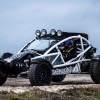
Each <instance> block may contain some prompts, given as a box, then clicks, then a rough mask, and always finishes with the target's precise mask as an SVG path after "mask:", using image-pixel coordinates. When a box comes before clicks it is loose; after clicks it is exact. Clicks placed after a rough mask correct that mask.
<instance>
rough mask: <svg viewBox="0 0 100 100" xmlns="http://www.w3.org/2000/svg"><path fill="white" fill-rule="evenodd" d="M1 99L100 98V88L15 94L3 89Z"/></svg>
mask: <svg viewBox="0 0 100 100" xmlns="http://www.w3.org/2000/svg"><path fill="white" fill-rule="evenodd" d="M0 100H100V88H87V89H83V88H81V89H70V90H61V91H59V92H58V93H50V92H44V91H41V90H34V91H29V92H25V93H22V94H15V93H13V92H10V93H8V92H5V91H3V92H1V93H0Z"/></svg>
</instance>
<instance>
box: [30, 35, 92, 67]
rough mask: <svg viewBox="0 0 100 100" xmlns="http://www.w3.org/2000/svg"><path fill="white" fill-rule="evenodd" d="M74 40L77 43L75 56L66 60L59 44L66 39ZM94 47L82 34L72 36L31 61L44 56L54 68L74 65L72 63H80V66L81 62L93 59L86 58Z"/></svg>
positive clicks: (60, 43) (60, 42)
mask: <svg viewBox="0 0 100 100" xmlns="http://www.w3.org/2000/svg"><path fill="white" fill-rule="evenodd" d="M67 40H72V41H74V43H75V46H76V50H75V53H76V54H75V56H74V57H72V58H71V59H69V60H67V61H66V60H65V59H64V56H63V54H62V52H61V51H60V49H59V46H60V45H62V44H63V43H64V42H65V41H67ZM91 48H92V45H91V44H90V42H89V41H88V40H87V39H86V38H84V37H82V36H81V35H78V36H71V37H68V38H65V39H63V40H61V41H59V42H58V43H56V44H55V45H53V46H52V47H51V48H50V49H48V50H47V51H46V52H45V53H44V54H42V55H40V56H37V57H34V58H31V62H34V60H35V59H39V58H43V59H46V60H48V61H49V62H50V63H51V64H52V66H53V68H60V67H64V66H72V65H76V64H77V65H78V66H80V63H82V62H85V61H91V59H87V58H85V56H84V55H85V53H86V52H88V51H89V50H90V49H91Z"/></svg>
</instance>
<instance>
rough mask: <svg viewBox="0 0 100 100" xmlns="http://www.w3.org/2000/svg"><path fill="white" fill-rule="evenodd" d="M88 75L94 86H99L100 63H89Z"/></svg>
mask: <svg viewBox="0 0 100 100" xmlns="http://www.w3.org/2000/svg"><path fill="white" fill-rule="evenodd" d="M90 75H91V78H92V80H93V81H94V82H95V83H96V84H100V61H92V62H91V66H90Z"/></svg>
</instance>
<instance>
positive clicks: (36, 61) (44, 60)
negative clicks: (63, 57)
mask: <svg viewBox="0 0 100 100" xmlns="http://www.w3.org/2000/svg"><path fill="white" fill-rule="evenodd" d="M41 62H47V63H48V64H49V65H50V66H51V68H53V66H52V65H51V63H50V62H49V61H48V60H46V59H43V58H38V59H35V60H34V61H32V62H31V64H39V63H41Z"/></svg>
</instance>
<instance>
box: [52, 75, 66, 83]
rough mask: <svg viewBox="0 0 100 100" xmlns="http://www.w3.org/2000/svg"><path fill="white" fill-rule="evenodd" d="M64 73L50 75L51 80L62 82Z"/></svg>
mask: <svg viewBox="0 0 100 100" xmlns="http://www.w3.org/2000/svg"><path fill="white" fill-rule="evenodd" d="M65 77H66V75H54V76H52V82H62V81H63V80H64V78H65Z"/></svg>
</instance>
